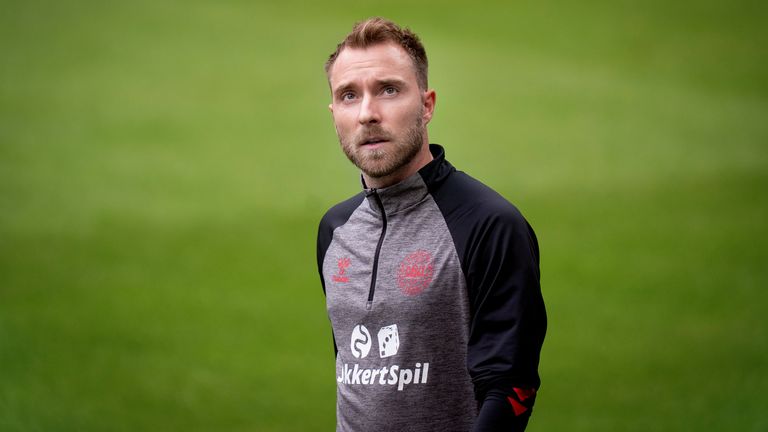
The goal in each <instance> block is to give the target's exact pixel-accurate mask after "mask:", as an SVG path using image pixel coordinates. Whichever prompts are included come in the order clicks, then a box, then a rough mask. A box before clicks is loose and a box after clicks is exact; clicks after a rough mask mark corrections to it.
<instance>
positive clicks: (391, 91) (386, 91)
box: [384, 86, 397, 96]
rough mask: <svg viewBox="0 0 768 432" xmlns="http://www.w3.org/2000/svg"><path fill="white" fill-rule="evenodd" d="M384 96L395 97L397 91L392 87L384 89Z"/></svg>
mask: <svg viewBox="0 0 768 432" xmlns="http://www.w3.org/2000/svg"><path fill="white" fill-rule="evenodd" d="M384 94H385V95H389V96H392V95H396V94H397V89H396V88H395V87H392V86H389V87H384Z"/></svg>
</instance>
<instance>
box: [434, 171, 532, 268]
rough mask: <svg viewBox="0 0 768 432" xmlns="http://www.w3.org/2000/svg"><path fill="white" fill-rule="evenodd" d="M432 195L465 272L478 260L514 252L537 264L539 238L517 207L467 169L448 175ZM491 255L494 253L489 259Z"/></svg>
mask: <svg viewBox="0 0 768 432" xmlns="http://www.w3.org/2000/svg"><path fill="white" fill-rule="evenodd" d="M432 196H433V198H434V200H435V202H436V204H437V206H438V208H439V209H440V212H441V213H442V214H443V218H444V219H445V222H446V225H447V226H448V230H449V231H450V232H451V236H452V237H453V241H454V245H455V247H456V252H457V253H458V255H459V259H460V261H461V263H462V268H463V269H464V270H465V274H467V272H468V271H469V269H470V267H473V266H475V265H477V264H478V263H489V262H495V260H496V261H498V260H499V259H501V258H502V257H507V256H509V255H508V254H510V253H511V254H513V255H515V256H518V257H522V256H529V257H531V258H532V262H533V263H535V264H536V265H538V254H539V250H538V241H537V239H536V234H535V233H534V231H533V228H531V226H530V225H529V224H528V221H527V220H526V219H525V217H524V216H523V215H522V213H521V212H520V210H518V209H517V207H516V206H515V205H514V204H512V203H511V202H509V201H508V200H507V199H506V198H504V197H503V196H501V194H499V193H498V192H496V191H495V190H493V189H491V188H490V187H488V186H486V185H485V184H483V183H482V182H480V181H478V180H476V179H475V178H473V177H471V176H469V175H468V174H466V173H463V172H460V171H456V172H454V173H452V174H451V175H450V176H448V177H447V178H446V179H445V180H444V181H443V182H442V184H441V185H440V186H439V187H436V188H435V189H434V190H433V192H432ZM491 257H495V258H494V259H491Z"/></svg>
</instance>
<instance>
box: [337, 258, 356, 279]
mask: <svg viewBox="0 0 768 432" xmlns="http://www.w3.org/2000/svg"><path fill="white" fill-rule="evenodd" d="M337 264H338V265H339V271H338V272H336V274H335V275H333V277H332V279H333V281H334V282H342V283H346V282H349V276H347V267H349V265H350V264H352V261H351V260H350V259H349V258H346V257H345V258H339V261H338V263H337Z"/></svg>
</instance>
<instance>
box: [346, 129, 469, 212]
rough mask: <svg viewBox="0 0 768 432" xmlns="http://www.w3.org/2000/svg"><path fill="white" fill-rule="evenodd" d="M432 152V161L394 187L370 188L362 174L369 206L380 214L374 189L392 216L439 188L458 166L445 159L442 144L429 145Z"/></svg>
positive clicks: (361, 179) (361, 177) (361, 178)
mask: <svg viewBox="0 0 768 432" xmlns="http://www.w3.org/2000/svg"><path fill="white" fill-rule="evenodd" d="M429 151H430V152H431V153H432V158H433V159H432V161H430V162H429V163H428V164H426V165H424V166H423V167H422V168H421V169H420V170H419V171H417V172H416V173H414V174H413V175H411V176H410V177H408V178H406V179H405V180H403V181H401V182H399V183H395V184H393V185H392V186H387V187H385V188H378V189H373V188H368V187H367V186H366V184H365V180H364V179H363V176H362V175H361V176H360V181H361V182H362V184H363V189H364V191H365V196H366V199H367V201H368V206H369V207H370V209H371V210H372V211H374V212H375V213H377V214H380V213H381V210H380V208H379V204H378V203H377V201H376V196H375V195H374V191H375V192H376V194H377V195H378V196H379V199H381V203H382V205H383V206H384V211H385V213H386V214H387V215H390V214H393V213H396V212H399V211H401V210H404V209H407V208H409V207H412V206H414V205H416V204H418V203H420V202H421V201H423V200H424V199H425V198H426V197H427V195H428V194H429V193H430V192H432V191H434V190H435V189H437V188H438V187H439V186H440V185H441V184H442V183H443V181H445V179H446V178H447V177H448V176H449V175H450V174H451V173H452V172H454V171H456V168H454V167H453V165H451V163H450V162H448V161H447V160H446V159H445V149H443V147H442V146H440V145H439V144H430V145H429Z"/></svg>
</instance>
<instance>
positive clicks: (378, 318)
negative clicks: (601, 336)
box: [317, 18, 546, 432]
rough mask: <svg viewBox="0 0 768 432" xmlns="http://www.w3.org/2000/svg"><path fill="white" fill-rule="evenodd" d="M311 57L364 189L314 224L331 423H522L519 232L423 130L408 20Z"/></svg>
mask: <svg viewBox="0 0 768 432" xmlns="http://www.w3.org/2000/svg"><path fill="white" fill-rule="evenodd" d="M325 69H326V73H327V76H328V81H329V84H330V88H331V93H332V102H331V104H330V106H329V108H330V110H331V112H332V114H333V121H334V124H335V126H336V132H337V134H338V136H339V141H340V143H341V147H342V149H343V150H344V153H345V154H346V155H347V157H348V158H349V159H350V161H352V163H354V164H355V165H356V166H357V167H358V168H359V169H360V170H361V171H362V183H363V189H364V190H363V191H362V192H360V193H359V194H357V195H355V196H354V197H352V198H350V199H348V200H347V201H344V202H342V203H340V204H338V205H336V206H335V207H333V208H332V209H330V210H329V211H328V212H327V213H326V214H325V216H324V217H323V219H322V221H321V222H320V228H319V233H318V242H317V261H318V270H319V271H320V277H321V282H322V284H323V290H324V292H325V294H326V302H327V308H328V315H329V318H330V320H331V324H332V328H333V336H334V348H335V349H336V377H337V378H336V381H337V405H336V416H337V430H340V431H463V432H466V431H476V432H477V431H496V430H498V431H502V430H503V431H508V432H512V431H522V430H524V429H525V426H526V424H527V423H528V418H529V416H530V414H531V410H532V407H533V402H534V400H535V395H536V390H537V389H538V387H539V383H540V381H539V376H538V362H539V352H540V350H541V345H542V342H543V339H544V333H545V330H546V314H545V310H544V302H543V300H542V296H541V290H540V288H539V252H538V244H537V241H536V237H535V235H534V232H533V230H532V229H531V227H530V226H529V225H528V223H527V222H526V221H525V219H524V218H523V216H522V215H521V214H520V213H519V212H518V210H517V209H516V208H515V207H514V206H513V205H512V204H510V203H509V202H508V201H506V200H505V199H504V198H502V197H501V196H500V195H499V194H497V193H496V192H494V191H493V190H491V189H490V188H488V187H487V186H485V185H483V184H481V183H480V182H478V181H477V180H474V179H473V178H471V177H469V176H468V175H466V174H464V173H462V172H460V171H456V169H455V168H454V167H453V166H452V165H451V164H450V163H448V161H446V160H445V152H444V150H443V148H442V147H440V146H438V145H434V144H432V145H430V144H429V139H428V137H427V124H428V123H429V121H430V120H431V119H432V115H433V113H434V109H435V91H434V90H431V89H429V88H428V86H427V57H426V53H425V51H424V47H423V46H422V44H421V42H420V41H419V39H418V37H417V36H416V35H415V34H414V33H412V32H411V31H410V30H408V29H401V28H400V27H399V26H397V25H396V24H394V23H392V22H390V21H387V20H384V19H381V18H371V19H368V20H366V21H363V22H360V23H358V24H357V25H355V27H354V28H353V30H352V32H351V33H350V34H349V35H348V36H347V37H346V39H344V41H342V42H341V43H340V44H339V45H338V47H337V49H336V51H335V52H334V53H333V54H332V55H331V56H330V58H329V59H328V62H327V63H326V65H325ZM473 145H481V144H479V143H473Z"/></svg>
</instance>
